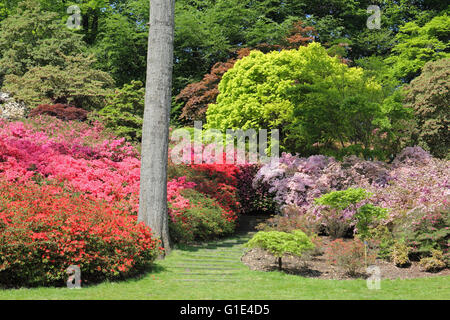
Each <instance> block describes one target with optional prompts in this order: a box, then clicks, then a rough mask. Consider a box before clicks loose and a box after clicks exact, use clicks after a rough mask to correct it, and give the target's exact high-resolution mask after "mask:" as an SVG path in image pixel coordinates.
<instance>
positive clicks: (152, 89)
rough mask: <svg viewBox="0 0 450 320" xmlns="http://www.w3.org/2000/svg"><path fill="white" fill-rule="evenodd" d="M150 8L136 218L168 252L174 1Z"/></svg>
mask: <svg viewBox="0 0 450 320" xmlns="http://www.w3.org/2000/svg"><path fill="white" fill-rule="evenodd" d="M150 8H151V9H150V31H149V39H148V56H147V81H146V92H145V111H144V125H143V129H142V160H141V161H142V164H141V187H140V188H141V189H140V202H139V217H138V221H143V222H144V223H146V224H147V225H148V226H150V228H152V230H153V232H154V234H155V235H156V236H157V237H159V238H160V239H161V240H162V242H163V244H162V246H163V247H164V248H165V249H166V252H167V251H168V250H170V242H169V226H168V214H167V156H168V146H169V120H170V106H171V96H172V70H173V39H174V11H175V0H150Z"/></svg>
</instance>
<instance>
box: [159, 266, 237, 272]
mask: <svg viewBox="0 0 450 320" xmlns="http://www.w3.org/2000/svg"><path fill="white" fill-rule="evenodd" d="M167 269H185V270H186V271H187V270H191V269H193V270H196V269H197V270H206V271H208V270H223V271H227V270H240V269H238V268H220V267H217V268H214V267H202V266H173V267H167Z"/></svg>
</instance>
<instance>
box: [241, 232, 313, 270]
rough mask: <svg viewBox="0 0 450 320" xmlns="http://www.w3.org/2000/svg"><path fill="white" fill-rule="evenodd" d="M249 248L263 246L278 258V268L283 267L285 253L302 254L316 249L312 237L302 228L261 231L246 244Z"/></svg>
mask: <svg viewBox="0 0 450 320" xmlns="http://www.w3.org/2000/svg"><path fill="white" fill-rule="evenodd" d="M246 246H247V247H249V248H261V249H264V250H267V251H268V252H270V253H271V254H273V255H274V256H275V257H276V258H277V260H278V269H279V270H281V269H282V267H283V264H282V263H283V262H282V258H283V256H284V255H285V254H290V255H295V256H299V257H300V256H302V254H303V253H304V252H305V251H308V250H312V249H314V244H313V243H312V241H311V239H310V238H309V237H308V236H307V235H306V234H305V233H304V232H303V231H300V230H294V231H292V232H291V233H287V232H281V231H260V232H258V233H256V234H255V235H254V236H253V238H252V239H250V241H249V242H248V243H247V244H246Z"/></svg>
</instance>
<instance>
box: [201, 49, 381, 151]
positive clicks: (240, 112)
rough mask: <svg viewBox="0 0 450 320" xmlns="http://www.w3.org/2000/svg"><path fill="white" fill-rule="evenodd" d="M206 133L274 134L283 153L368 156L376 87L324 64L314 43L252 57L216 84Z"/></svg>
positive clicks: (358, 72) (339, 66) (355, 72)
mask: <svg viewBox="0 0 450 320" xmlns="http://www.w3.org/2000/svg"><path fill="white" fill-rule="evenodd" d="M219 91H220V94H219V96H218V97H217V103H216V104H211V105H209V108H208V111H207V125H206V126H207V127H208V128H217V129H220V130H226V129H236V128H242V129H249V128H254V129H257V128H267V129H271V128H278V129H280V131H281V137H282V141H281V145H282V146H283V147H284V149H285V150H286V151H290V152H300V153H302V154H316V153H317V152H322V153H327V154H333V153H336V149H337V148H338V147H339V148H341V149H344V150H350V151H349V152H352V153H362V154H363V155H366V154H365V153H367V154H369V153H371V152H372V151H371V150H370V148H371V146H372V145H373V143H374V136H373V134H372V131H373V130H374V129H376V128H377V127H378V126H377V125H376V124H375V122H376V121H378V122H379V121H381V120H382V119H386V118H387V117H388V114H385V113H384V112H383V109H382V108H381V105H382V103H383V100H384V95H383V90H382V87H381V85H380V84H379V83H378V82H377V81H375V80H374V79H373V77H368V76H366V75H365V74H364V71H363V70H362V69H361V68H351V67H349V66H347V65H346V64H343V63H342V62H341V61H340V60H339V59H338V58H332V57H330V56H329V55H328V54H327V51H326V50H325V49H324V48H323V47H322V46H321V45H320V44H318V43H312V44H310V45H309V46H308V47H301V48H299V49H298V50H286V51H284V50H283V51H281V52H270V53H268V54H263V53H261V52H258V51H254V52H252V53H251V54H250V55H249V56H248V57H245V58H243V59H241V60H240V61H238V62H237V63H236V64H235V66H234V67H233V68H232V69H230V70H229V71H228V72H227V73H226V74H225V75H224V76H223V78H222V81H221V83H220V84H219Z"/></svg>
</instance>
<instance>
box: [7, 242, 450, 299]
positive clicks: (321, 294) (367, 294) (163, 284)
mask: <svg viewBox="0 0 450 320" xmlns="http://www.w3.org/2000/svg"><path fill="white" fill-rule="evenodd" d="M246 239H247V238H238V237H235V238H230V239H227V240H225V241H220V242H215V243H210V244H208V245H203V246H198V247H194V246H189V247H182V248H177V249H175V250H173V251H172V253H171V254H170V255H169V256H168V257H167V258H166V259H164V260H159V261H157V262H156V265H155V268H154V270H153V271H152V272H151V273H148V274H147V275H145V276H143V277H142V278H140V279H131V280H128V281H125V282H116V283H110V282H108V283H102V284H100V285H96V286H90V287H84V288H82V289H79V290H76V289H72V290H71V289H67V288H36V289H18V290H0V299H117V300H122V299H162V300H178V299H239V300H241V299H242V300H244V299H269V300H276V299H280V300H292V299H295V300H296V299H450V277H430V278H422V279H411V280H382V281H381V289H380V290H369V289H368V288H367V285H366V281H364V280H344V281H338V280H318V279H310V278H303V277H299V276H294V275H287V274H284V273H281V272H257V271H250V270H248V268H247V267H246V266H245V265H243V264H242V263H240V261H239V257H240V256H241V254H242V251H243V248H242V242H244V241H245V240H246Z"/></svg>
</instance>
